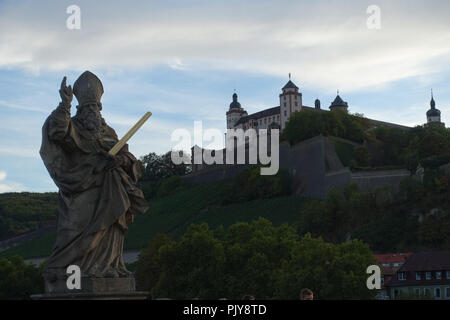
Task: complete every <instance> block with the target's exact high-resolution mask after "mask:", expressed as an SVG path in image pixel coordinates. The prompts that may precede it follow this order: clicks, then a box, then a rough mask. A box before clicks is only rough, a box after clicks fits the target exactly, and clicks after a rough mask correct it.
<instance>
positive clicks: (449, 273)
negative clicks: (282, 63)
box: [277, 115, 450, 275]
mask: <svg viewBox="0 0 450 320" xmlns="http://www.w3.org/2000/svg"><path fill="white" fill-rule="evenodd" d="M277 120H280V116H279V115H278V116H277ZM447 275H450V271H447Z"/></svg>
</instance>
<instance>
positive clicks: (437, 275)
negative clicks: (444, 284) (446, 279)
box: [436, 271, 442, 280]
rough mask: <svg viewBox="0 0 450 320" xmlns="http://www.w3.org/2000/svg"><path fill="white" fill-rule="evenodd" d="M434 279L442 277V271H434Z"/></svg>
mask: <svg viewBox="0 0 450 320" xmlns="http://www.w3.org/2000/svg"><path fill="white" fill-rule="evenodd" d="M436 279H437V280H441V279H442V272H440V271H436Z"/></svg>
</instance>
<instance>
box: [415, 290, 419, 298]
mask: <svg viewBox="0 0 450 320" xmlns="http://www.w3.org/2000/svg"><path fill="white" fill-rule="evenodd" d="M414 292H415V295H416V297H417V298H418V297H420V289H419V288H416V289H414Z"/></svg>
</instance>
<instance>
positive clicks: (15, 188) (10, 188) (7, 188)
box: [0, 182, 25, 193]
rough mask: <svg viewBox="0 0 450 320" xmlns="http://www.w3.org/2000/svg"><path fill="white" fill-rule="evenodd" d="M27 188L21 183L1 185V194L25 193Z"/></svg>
mask: <svg viewBox="0 0 450 320" xmlns="http://www.w3.org/2000/svg"><path fill="white" fill-rule="evenodd" d="M24 191H25V187H24V186H23V185H22V184H20V183H15V182H11V183H8V184H0V193H4V192H24Z"/></svg>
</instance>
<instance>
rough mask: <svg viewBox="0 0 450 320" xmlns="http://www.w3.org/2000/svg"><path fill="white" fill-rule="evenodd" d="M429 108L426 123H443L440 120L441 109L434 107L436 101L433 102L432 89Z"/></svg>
mask: <svg viewBox="0 0 450 320" xmlns="http://www.w3.org/2000/svg"><path fill="white" fill-rule="evenodd" d="M430 107H431V108H430V110H428V111H427V124H434V123H436V124H440V125H445V124H444V123H442V122H441V111H440V110H439V109H436V102H434V98H433V90H431V101H430Z"/></svg>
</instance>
